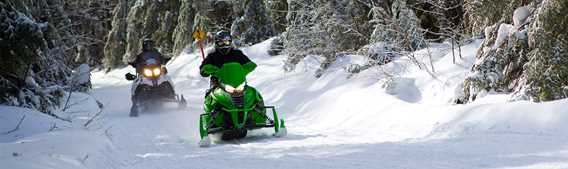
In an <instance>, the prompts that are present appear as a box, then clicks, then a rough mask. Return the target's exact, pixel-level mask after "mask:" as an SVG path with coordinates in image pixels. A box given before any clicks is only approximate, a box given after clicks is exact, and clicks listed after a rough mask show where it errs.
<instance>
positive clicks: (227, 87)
mask: <svg viewBox="0 0 568 169" xmlns="http://www.w3.org/2000/svg"><path fill="white" fill-rule="evenodd" d="M225 91H227V92H229V93H234V92H235V88H234V87H233V86H231V85H225Z"/></svg>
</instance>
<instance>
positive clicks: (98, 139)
mask: <svg viewBox="0 0 568 169" xmlns="http://www.w3.org/2000/svg"><path fill="white" fill-rule="evenodd" d="M268 44H269V43H268V42H264V43H261V44H258V45H255V46H252V47H249V48H245V49H243V50H244V52H245V53H246V54H248V55H249V56H250V57H251V59H252V60H253V61H255V62H256V63H257V64H258V65H259V67H258V68H257V69H256V70H255V71H254V72H253V73H252V74H251V75H250V76H249V77H248V80H249V84H250V85H252V86H255V87H256V88H257V89H258V90H259V91H260V92H261V93H262V94H263V96H264V98H265V100H266V103H267V104H269V105H274V106H276V107H277V109H278V111H279V112H280V113H281V114H283V116H284V118H285V119H286V120H287V121H286V124H287V127H288V136H286V137H284V138H275V137H272V136H271V135H270V134H271V132H270V130H261V131H256V132H253V133H251V134H250V135H249V136H247V137H246V138H244V139H241V140H235V141H229V142H217V143H215V144H214V145H213V146H212V147H209V148H200V147H198V146H197V142H198V140H199V134H198V133H199V132H198V128H197V124H198V116H199V114H200V113H202V102H203V93H204V91H205V89H206V87H207V86H208V80H207V79H205V78H201V77H200V76H199V74H198V65H199V63H200V62H201V58H200V57H199V56H197V55H195V54H188V55H182V56H179V57H178V58H176V59H175V60H173V61H172V62H171V63H170V64H169V65H168V70H169V72H170V75H171V76H172V77H173V79H174V82H175V85H176V86H175V87H176V90H177V92H178V93H179V94H183V95H184V96H185V97H186V99H187V100H188V102H189V105H188V108H187V109H186V110H176V109H170V110H164V111H160V112H147V113H143V114H141V116H140V117H137V118H130V117H128V111H129V108H130V82H128V81H126V80H124V74H125V73H126V72H129V71H130V72H133V69H132V68H124V69H120V70H115V71H112V72H110V73H108V74H104V73H102V72H95V73H94V74H93V76H92V78H93V85H94V90H93V92H92V93H91V95H92V96H93V97H94V98H96V99H98V100H99V101H100V102H102V103H103V104H104V108H103V112H102V113H101V114H100V116H97V117H96V118H95V120H94V121H93V122H92V123H90V124H89V125H88V126H87V127H84V124H85V123H86V122H87V121H88V119H90V118H91V117H93V116H95V114H96V112H97V111H98V108H97V107H96V106H93V104H95V103H94V101H92V100H90V101H82V102H80V100H81V99H82V98H85V97H88V95H84V94H75V95H73V97H72V98H73V99H72V100H73V101H74V103H77V104H74V105H73V107H72V108H71V109H70V110H67V111H66V112H68V113H62V115H60V116H65V117H69V119H72V122H71V123H69V122H65V121H62V120H57V119H54V118H51V117H49V116H46V115H43V114H40V113H38V112H34V111H31V110H28V109H22V108H15V107H5V106H4V107H0V168H7V169H19V168H31V169H35V168H41V169H45V168H57V169H59V168H70V169H76V168H120V169H123V168H124V169H126V168H132V169H146V168H148V169H158V168H165V169H176V168H180V169H182V168H183V169H187V168H199V169H204V168H228V167H230V168H246V169H251V168H259V169H260V168H341V169H343V168H402V169H407V168H447V169H455V168H495V169H497V168H499V169H501V168H568V124H567V123H566V122H568V109H566V108H565V107H564V106H566V105H568V100H558V101H553V102H546V103H531V102H524V101H520V102H507V98H508V96H507V95H502V94H488V95H486V96H485V97H482V98H479V99H478V100H476V101H475V102H473V103H470V104H467V105H452V104H451V101H452V98H453V96H454V95H455V93H456V91H457V89H458V88H459V85H460V83H461V82H462V81H463V79H464V77H466V76H467V74H468V72H469V69H470V67H471V65H472V64H473V62H474V57H475V52H476V50H477V48H478V47H479V45H480V44H481V41H480V40H477V41H474V42H473V43H471V44H468V45H466V46H462V49H463V51H462V56H463V58H462V59H457V60H456V61H457V62H456V64H454V63H452V52H451V50H450V49H449V45H447V44H435V45H432V46H431V47H430V48H428V49H424V50H421V51H418V52H416V53H415V56H416V57H417V58H418V60H419V61H420V62H424V63H429V61H430V60H428V59H429V58H431V59H432V63H433V67H434V70H432V69H431V66H430V65H429V64H426V67H428V68H427V69H425V68H424V66H422V67H423V69H419V68H418V67H417V66H415V65H414V64H412V62H411V61H410V60H407V59H405V58H402V59H399V60H396V61H395V62H393V63H390V64H388V65H385V66H382V67H376V68H372V69H369V70H366V71H364V72H361V73H359V74H356V75H352V76H351V75H350V74H349V73H347V72H346V70H345V69H346V67H348V66H349V65H350V64H353V63H355V64H357V63H363V62H365V60H364V59H363V58H362V57H361V56H348V57H345V58H340V59H339V61H338V62H337V63H335V64H334V65H333V66H332V67H331V68H330V69H329V70H328V71H327V72H326V73H325V74H324V75H323V76H322V77H321V78H319V79H316V78H314V76H313V74H314V72H315V71H316V69H317V68H318V67H319V63H320V62H321V60H322V59H320V58H318V57H314V56H310V57H307V58H306V59H305V60H304V61H302V62H301V63H300V64H299V65H298V66H297V67H296V70H295V71H294V72H284V71H283V70H282V66H283V63H284V60H285V59H286V58H285V56H275V57H270V56H268V55H267V54H266V52H265V51H266V48H267V46H268ZM427 55H430V56H431V57H427ZM387 75H389V76H387ZM81 109H85V110H81ZM77 112H79V113H77ZM81 112H82V113H81ZM23 115H25V116H26V117H25V118H23V119H24V120H23V121H22V124H21V125H20V127H19V128H18V130H15V131H13V132H9V133H8V131H11V130H13V129H14V128H15V126H17V124H18V122H19V121H20V119H22V116H23ZM53 126H56V127H53Z"/></svg>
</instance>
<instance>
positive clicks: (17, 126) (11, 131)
mask: <svg viewBox="0 0 568 169" xmlns="http://www.w3.org/2000/svg"><path fill="white" fill-rule="evenodd" d="M25 118H26V115H25V114H24V115H23V116H22V118H21V119H20V121H19V122H18V125H16V128H14V129H12V130H10V131H7V132H4V133H2V134H4V135H6V134H10V133H13V132H15V131H17V130H18V129H20V125H22V122H23V121H24V119H25Z"/></svg>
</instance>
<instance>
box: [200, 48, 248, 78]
mask: <svg viewBox="0 0 568 169" xmlns="http://www.w3.org/2000/svg"><path fill="white" fill-rule="evenodd" d="M230 62H237V63H240V64H241V65H244V64H247V63H249V62H251V60H250V59H249V58H248V57H247V56H246V55H245V54H244V53H243V52H242V51H241V50H239V49H231V51H229V53H227V54H223V53H221V52H219V51H217V50H215V52H213V53H210V54H208V55H207V57H205V60H203V62H201V66H199V72H200V73H201V76H203V77H208V76H209V75H206V74H204V73H203V71H202V69H203V66H205V65H208V64H211V65H213V66H217V67H219V68H221V67H222V66H223V64H225V63H230Z"/></svg>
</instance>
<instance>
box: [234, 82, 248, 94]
mask: <svg viewBox="0 0 568 169" xmlns="http://www.w3.org/2000/svg"><path fill="white" fill-rule="evenodd" d="M245 85H246V83H243V84H241V85H239V87H237V88H236V89H235V90H236V91H237V92H242V91H243V90H245Z"/></svg>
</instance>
